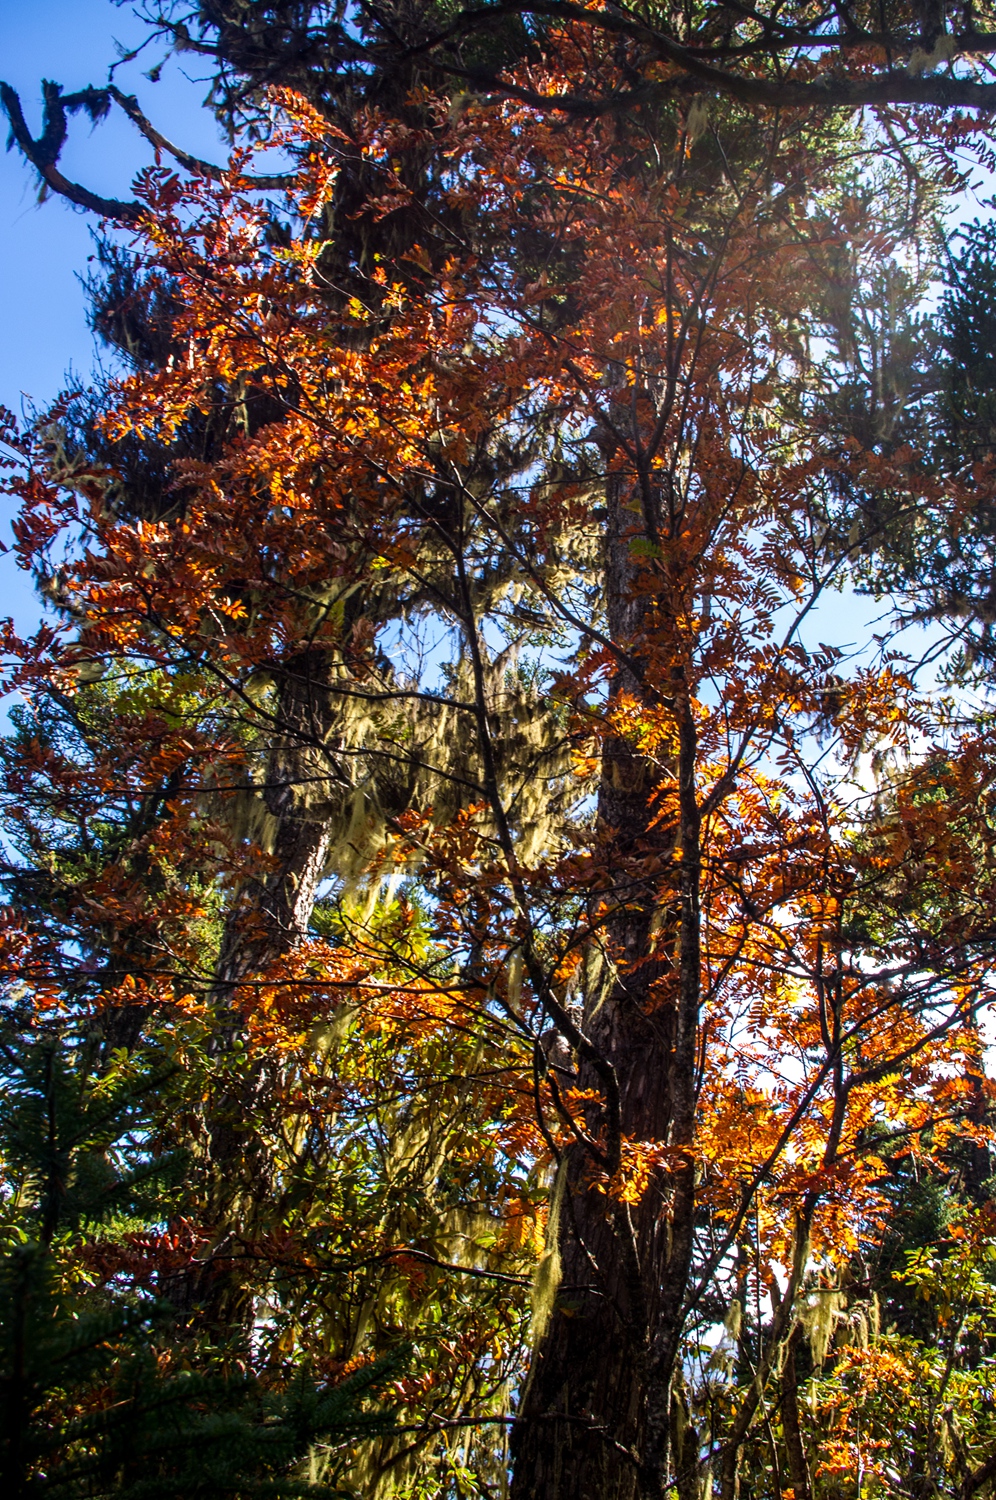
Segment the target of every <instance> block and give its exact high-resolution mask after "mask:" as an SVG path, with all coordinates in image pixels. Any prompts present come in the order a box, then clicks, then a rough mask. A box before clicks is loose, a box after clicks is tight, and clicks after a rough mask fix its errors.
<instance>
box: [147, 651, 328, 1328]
mask: <svg viewBox="0 0 996 1500" xmlns="http://www.w3.org/2000/svg"><path fill="white" fill-rule="evenodd" d="M328 687H329V682H328V666H327V664H326V662H325V661H324V660H323V658H322V657H321V655H320V654H319V653H317V652H305V653H302V654H301V655H300V656H298V657H296V658H295V659H294V660H292V661H290V662H288V663H287V664H286V666H285V669H284V680H283V684H282V687H281V691H280V698H279V709H278V718H279V726H280V728H279V734H278V737H277V738H276V739H275V742H274V745H273V749H272V750H271V753H270V758H269V764H268V767H267V776H266V785H265V790H264V800H265V803H266V806H267V810H268V812H269V814H270V816H271V817H272V818H273V819H274V822H275V832H274V835H273V840H272V844H273V848H272V865H271V867H270V869H269V870H268V871H267V872H266V873H265V874H264V875H261V876H259V877H258V878H257V877H253V878H251V879H249V880H248V881H246V883H245V884H244V886H243V887H242V889H241V891H240V892H239V894H238V897H237V899H236V901H235V903H234V904H233V907H232V910H231V912H230V914H229V917H228V920H227V922H226V925H225V931H224V934H223V938H222V944H221V950H220V953H219V958H218V965H217V969H216V977H215V985H214V993H213V1001H214V1006H215V1011H216V1016H217V1025H216V1029H215V1033H214V1043H213V1045H214V1049H215V1051H216V1053H217V1054H219V1055H222V1054H227V1055H228V1057H229V1058H231V1057H233V1056H234V1055H235V1054H236V1053H237V1051H238V1048H239V1044H240V1042H241V1038H242V1035H243V1034H244V1032H245V1019H244V1016H243V1015H242V1014H241V1012H240V1009H239V1006H238V1004H237V1003H236V1001H237V996H238V990H239V986H240V985H242V984H244V983H245V982H246V981H247V980H251V979H252V978H253V977H254V976H256V975H260V974H264V973H265V972H266V971H267V969H269V968H270V967H272V965H274V964H275V963H277V962H278V961H279V959H280V958H282V957H283V956H285V955H286V954H288V953H290V952H292V951H293V950H294V949H295V948H297V947H298V946H299V944H300V943H301V942H302V940H303V939H304V937H305V935H306V934H307V931H308V924H309V922H310V920H311V914H312V911H313V909H314V904H315V899H316V896H317V893H318V887H319V884H320V882H321V880H322V877H323V875H324V873H325V869H326V864H327V861H328V856H329V850H330V840H331V826H332V825H331V821H330V816H329V813H328V801H327V798H322V797H320V796H317V795H315V793H316V791H317V790H318V789H319V788H320V787H321V781H322V778H323V777H324V778H328V776H329V773H330V766H329V764H328V760H327V755H326V752H325V750H324V748H323V747H324V745H325V743H326V740H327V737H328V734H329V731H330V728H331V713H332V709H331V700H330V695H329V691H328ZM309 792H310V793H311V794H312V799H313V800H312V802H311V803H310V804H309ZM278 1067H279V1064H278V1063H277V1062H275V1061H273V1060H271V1059H268V1058H263V1059H253V1060H247V1062H246V1065H245V1067H244V1068H243V1069H242V1070H241V1071H240V1070H238V1069H237V1068H235V1067H232V1066H231V1065H229V1066H228V1067H227V1068H225V1069H223V1070H222V1072H221V1074H220V1075H219V1076H220V1077H221V1078H222V1080H223V1081H222V1083H221V1086H220V1087H219V1089H218V1091H217V1092H216V1093H215V1094H214V1095H213V1097H211V1098H210V1099H208V1100H207V1102H206V1104H205V1110H204V1124H203V1130H204V1157H203V1161H202V1165H201V1183H200V1192H201V1194H202V1195H203V1196H202V1198H201V1201H200V1203H199V1205H198V1214H199V1217H200V1221H201V1222H202V1223H203V1224H204V1225H205V1226H206V1227H207V1228H208V1229H209V1231H210V1233H211V1239H212V1247H213V1248H212V1252H211V1254H210V1256H209V1257H208V1260H207V1263H206V1264H204V1265H203V1266H200V1267H198V1268H196V1269H195V1270H194V1271H192V1272H191V1273H188V1274H185V1275H183V1276H181V1277H180V1278H178V1280H177V1283H176V1284H175V1285H174V1286H173V1287H171V1288H170V1293H169V1294H170V1296H171V1298H172V1300H173V1301H174V1302H176V1303H177V1304H178V1305H179V1306H181V1307H184V1308H185V1309H190V1308H193V1307H194V1306H195V1305H197V1306H198V1307H199V1308H200V1310H201V1314H202V1316H204V1317H205V1318H206V1319H207V1321H209V1322H211V1323H217V1324H219V1325H222V1324H229V1325H231V1324H233V1323H234V1324H235V1325H236V1326H238V1325H240V1324H248V1323H249V1322H250V1321H251V1317H252V1303H251V1297H250V1293H249V1290H248V1285H249V1279H248V1278H247V1277H245V1276H244V1275H243V1274H241V1273H240V1270H239V1260H240V1256H241V1255H242V1254H243V1253H244V1248H245V1242H247V1241H251V1240H252V1238H253V1236H254V1234H255V1232H256V1230H257V1228H258V1227H259V1224H260V1222H261V1221H262V1219H263V1218H265V1217H266V1215H267V1214H268V1213H272V1211H273V1207H274V1198H275V1195H276V1194H277V1193H278V1192H279V1185H278V1183H277V1182H276V1181H275V1177H274V1163H273V1160H272V1156H271V1154H270V1151H269V1150H268V1147H267V1144H266V1141H265V1138H264V1135H263V1133H262V1132H261V1130H260V1122H261V1121H262V1120H263V1119H265V1111H266V1101H267V1098H268V1096H269V1095H270V1094H271V1092H272V1090H273V1087H274V1085H275V1084H276V1083H277V1082H278V1079H277V1077H276V1072H275V1070H276V1069H277V1068H278Z"/></svg>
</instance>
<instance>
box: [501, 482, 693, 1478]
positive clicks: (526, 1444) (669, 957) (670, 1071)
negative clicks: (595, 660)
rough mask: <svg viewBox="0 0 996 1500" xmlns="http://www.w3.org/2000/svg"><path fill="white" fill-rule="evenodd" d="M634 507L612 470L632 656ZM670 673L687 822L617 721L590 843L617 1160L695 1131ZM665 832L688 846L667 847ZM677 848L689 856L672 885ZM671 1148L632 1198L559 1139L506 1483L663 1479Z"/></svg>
mask: <svg viewBox="0 0 996 1500" xmlns="http://www.w3.org/2000/svg"><path fill="white" fill-rule="evenodd" d="M635 509H636V507H634V509H630V508H629V507H628V506H627V505H625V504H624V503H623V502H622V499H621V496H620V491H619V488H618V487H617V486H610V488H609V493H608V514H609V528H608V538H607V558H606V584H607V596H608V601H607V602H608V616H609V628H610V632H611V634H612V637H613V640H614V641H615V642H616V643H617V644H618V645H619V646H620V648H621V649H622V651H624V652H626V653H627V656H628V657H629V660H630V661H634V658H637V659H638V658H639V656H640V653H641V650H643V649H644V639H645V630H646V624H647V621H648V618H649V606H648V600H649V598H650V595H649V593H648V592H647V591H646V590H645V589H644V588H643V581H644V580H643V579H642V578H641V579H640V588H639V590H636V589H634V583H635V582H636V581H637V580H636V577H635V574H636V565H635V564H634V561H633V559H632V556H631V550H630V542H631V540H632V538H633V536H634V535H639V534H644V535H645V534H646V531H645V530H644V528H643V527H641V526H640V524H639V521H638V517H637V514H635V513H634V512H635ZM676 685H677V688H678V691H677V693H676V696H675V712H676V715H677V717H678V718H679V720H680V721H681V723H682V724H683V726H684V731H685V733H684V736H683V743H682V756H681V762H682V763H681V766H680V768H679V775H680V776H681V777H682V778H683V779H684V780H686V781H687V782H688V786H687V789H686V790H687V792H688V793H689V794H690V800H689V796H686V797H685V799H684V803H683V811H687V812H688V815H689V816H688V819H687V820H686V818H685V817H684V816H683V818H682V827H681V828H679V829H675V828H674V827H670V828H666V827H663V826H661V825H660V824H659V823H658V822H657V821H656V802H657V795H656V794H657V793H658V791H659V789H660V787H661V785H662V783H663V782H665V781H666V782H668V783H670V784H671V785H673V778H674V770H675V768H674V767H671V768H668V767H662V766H661V765H660V763H659V762H655V761H654V760H653V759H651V758H650V757H648V756H645V755H643V754H641V753H640V752H639V750H638V749H637V748H636V747H635V746H634V744H633V742H632V740H630V739H629V738H623V737H621V736H616V735H612V736H610V737H609V738H608V739H607V742H606V744H605V746H604V750H603V763H602V777H601V787H600V792H599V823H600V828H601V831H602V840H603V842H602V845H601V847H600V853H601V854H602V857H603V860H604V867H605V869H606V871H607V873H608V878H609V880H610V881H611V885H610V889H609V890H608V891H607V892H606V893H605V900H606V903H607V905H608V904H609V903H611V907H610V909H609V911H608V915H607V916H606V918H605V920H604V922H603V926H602V930H603V932H604V934H605V937H606V940H607V944H608V946H609V948H610V951H611V952H612V954H613V958H614V963H615V971H616V977H615V978H614V979H613V981H612V983H611V985H610V987H609V989H608V993H607V994H604V993H603V994H597V993H595V994H590V995H589V996H588V997H587V1003H586V1014H585V1017H584V1030H585V1032H586V1034H587V1036H588V1038H589V1040H590V1041H591V1043H592V1044H593V1047H594V1049H595V1050H596V1052H597V1054H598V1055H599V1061H600V1062H608V1063H609V1064H611V1067H612V1069H613V1070H614V1073H615V1078H616V1080H617V1082H618V1094H619V1099H618V1111H617V1116H616V1118H613V1109H612V1104H611V1099H610V1098H609V1097H608V1096H607V1095H606V1090H605V1087H604V1073H603V1072H602V1071H601V1070H600V1068H599V1066H598V1064H596V1063H594V1062H592V1061H590V1060H588V1061H586V1060H585V1059H583V1058H582V1059H580V1060H579V1068H578V1074H579V1076H578V1086H579V1088H581V1089H583V1090H588V1089H590V1090H594V1091H597V1092H598V1093H600V1094H602V1096H603V1103H602V1106H601V1107H599V1108H598V1109H591V1110H589V1112H588V1116H587V1119H586V1121H585V1126H586V1129H587V1132H588V1134H589V1135H590V1136H593V1137H594V1138H596V1139H597V1140H598V1141H600V1142H601V1143H602V1148H603V1153H604V1157H605V1159H606V1161H607V1162H608V1166H607V1169H606V1170H607V1171H608V1172H609V1173H610V1174H611V1173H612V1172H613V1171H614V1170H617V1169H618V1156H619V1138H620V1137H622V1138H623V1139H625V1140H627V1141H633V1142H639V1143H646V1144H647V1145H648V1146H649V1147H651V1148H652V1147H654V1146H656V1145H663V1144H664V1143H667V1144H668V1145H672V1146H673V1145H676V1144H678V1145H681V1144H688V1141H686V1139H685V1137H686V1136H687V1135H688V1132H689V1131H690V1123H691V1108H690V1099H691V1095H690V1093H689V1088H690V1087H691V1085H692V1079H693V1075H694V1014H693V1017H692V1038H691V1040H692V1051H691V1052H690V1051H689V1037H688V1035H687V1032H688V1019H689V1017H688V1014H687V1004H686V1002H687V1000H688V998H689V997H688V996H687V995H685V993H684V992H685V989H686V987H687V986H688V985H689V984H691V988H692V990H693V991H694V994H693V995H692V996H691V999H692V1011H693V1013H694V1011H695V1010H696V1009H697V993H698V967H699V954H698V941H697V937H698V934H697V919H698V911H697V887H698V879H697V858H698V845H697V819H696V815H695V812H694V728H693V726H692V723H691V715H690V713H689V711H688V705H687V701H686V700H682V697H681V694H682V688H681V682H680V680H678V679H677V678H676ZM645 691H646V690H645V688H644V685H643V683H642V681H641V674H640V671H639V666H638V662H634V665H633V666H630V665H628V664H626V663H624V664H622V665H621V666H620V668H619V670H618V672H617V675H616V678H615V681H614V683H613V689H612V699H613V700H614V701H615V702H618V700H619V699H620V696H621V695H626V696H627V697H636V698H637V699H638V700H639V698H640V697H642V696H644V695H645ZM689 731H690V733H691V737H690V738H689V734H688V732H689ZM686 821H687V825H688V826H686ZM676 844H680V845H681V851H682V859H681V860H680V861H678V862H676V861H675V859H674V853H675V845H676ZM676 863H677V864H680V866H681V868H682V876H681V885H680V888H679V889H678V890H675V867H676ZM689 879H690V880H691V885H689ZM686 887H687V888H688V889H687V890H686ZM692 887H694V889H693V888H692ZM686 896H687V897H688V899H686ZM676 950H677V951H676ZM683 1071H684V1072H685V1073H686V1074H687V1075H688V1076H687V1077H682V1076H681V1075H682V1072H683ZM671 1165H672V1171H671V1172H670V1173H665V1172H664V1171H663V1170H662V1169H657V1170H654V1171H653V1172H652V1173H651V1178H650V1183H649V1186H648V1188H647V1190H646V1191H645V1192H644V1193H643V1195H642V1196H641V1198H640V1200H639V1202H637V1203H635V1204H632V1205H628V1204H626V1203H624V1202H620V1201H619V1200H618V1198H617V1197H615V1196H613V1195H612V1194H611V1192H610V1193H608V1194H607V1193H606V1192H605V1190H604V1178H603V1182H602V1183H601V1184H598V1185H593V1180H592V1179H593V1172H592V1166H593V1157H592V1153H591V1151H590V1150H589V1149H587V1148H586V1147H585V1145H583V1144H582V1143H578V1144H576V1145H573V1146H571V1147H570V1149H569V1150H568V1152H567V1174H568V1176H567V1192H566V1194H565V1200H564V1208H563V1212H562V1214H561V1222H560V1226H559V1227H560V1250H561V1264H562V1283H561V1291H560V1294H559V1296H558V1299H557V1302H556V1305H555V1307H554V1311H553V1314H552V1316H551V1319H550V1322H549V1324H548V1327H547V1331H546V1334H545V1336H544V1338H543V1339H542V1341H541V1343H540V1345H539V1347H538V1349H537V1350H536V1352H535V1355H534V1358H533V1364H532V1368H531V1370H530V1375H529V1381H528V1385H527V1389H526V1392H525V1394H524V1397H523V1401H522V1407H521V1411H520V1416H519V1421H518V1422H517V1424H516V1428H515V1431H514V1433H513V1442H512V1451H513V1456H514V1478H513V1483H512V1490H511V1493H512V1497H513V1500H633V1497H636V1496H639V1495H648V1496H651V1495H657V1494H659V1493H660V1484H661V1475H662V1473H663V1469H664V1467H665V1466H666V1462H667V1445H668V1440H669V1429H670V1420H671V1404H670V1394H669V1393H670V1384H671V1373H672V1369H673V1366H674V1359H675V1357H676V1353H677V1347H678V1323H679V1321H680V1316H681V1305H682V1302H683V1297H684V1291H685V1281H686V1278H687V1268H688V1258H689V1255H690V1249H691V1223H690V1218H689V1219H688V1222H687V1223H686V1222H685V1220H686V1218H688V1214H687V1210H688V1207H689V1204H688V1202H687V1201H685V1200H687V1198H688V1189H689V1187H690V1184H689V1182H688V1181H686V1180H684V1179H685V1178H686V1176H687V1174H685V1173H684V1172H683V1171H682V1169H681V1168H680V1167H679V1168H677V1169H675V1166H674V1163H673V1162H672V1164H671ZM689 1170H691V1168H690V1163H689ZM669 1283H670V1284H669Z"/></svg>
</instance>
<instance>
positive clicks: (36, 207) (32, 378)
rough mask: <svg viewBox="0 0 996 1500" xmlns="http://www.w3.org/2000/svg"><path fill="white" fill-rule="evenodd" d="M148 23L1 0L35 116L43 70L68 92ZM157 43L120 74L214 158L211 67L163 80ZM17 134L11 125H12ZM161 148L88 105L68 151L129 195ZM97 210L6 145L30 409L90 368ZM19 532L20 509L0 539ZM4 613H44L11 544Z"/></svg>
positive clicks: (0, 231) (5, 75)
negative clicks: (88, 280)
mask: <svg viewBox="0 0 996 1500" xmlns="http://www.w3.org/2000/svg"><path fill="white" fill-rule="evenodd" d="M147 34H148V29H147V28H146V27H145V26H144V25H143V24H142V23H141V22H139V21H137V20H136V19H135V17H134V15H133V14H132V11H131V8H130V7H129V6H126V7H125V8H123V9H122V8H119V7H118V6H117V5H115V4H113V3H112V0H0V78H2V79H3V80H4V81H5V82H7V83H9V84H11V85H12V86H13V87H14V88H15V89H17V90H18V92H19V93H20V95H21V102H22V105H23V107H24V111H25V114H26V115H27V118H28V121H29V124H30V125H31V126H32V128H33V130H34V132H35V133H36V134H37V132H38V130H39V128H40V124H41V80H42V79H43V78H52V79H55V80H56V81H57V82H59V83H61V84H63V85H64V87H65V89H66V91H67V92H70V91H72V90H75V89H78V88H82V87H84V86H85V85H86V84H90V83H92V84H96V85H100V84H103V83H105V82H106V81H107V70H108V68H109V66H110V65H111V63H113V62H114V61H115V60H116V58H117V56H118V55H119V54H118V51H117V48H116V46H115V43H116V42H119V43H121V44H122V45H123V46H124V47H125V48H126V49H127V48H128V47H132V46H134V45H135V44H136V43H137V42H139V41H141V40H142V39H143V38H144V37H145V36H146V35H147ZM161 50H162V49H161V48H160V49H159V52H156V51H155V50H153V49H152V48H149V49H147V51H146V52H145V53H144V54H143V55H142V56H141V57H140V58H139V59H137V60H136V61H135V62H132V63H128V64H125V65H124V66H122V67H119V68H118V70H117V72H116V74H115V82H116V83H117V84H118V87H119V88H121V89H123V90H124V91H125V92H126V93H133V94H136V95H137V96H138V99H139V102H140V104H141V105H142V108H143V109H144V111H145V113H146V114H147V115H148V116H149V117H150V118H151V119H152V120H153V121H154V122H155V124H156V125H157V126H158V127H159V129H160V130H162V131H163V133H164V134H165V135H167V136H168V137H169V138H170V139H171V140H175V141H176V142H177V143H178V144H182V145H183V146H185V147H187V149H188V150H192V151H195V152H197V153H198V154H200V155H202V156H206V157H210V158H212V159H214V160H217V159H219V157H221V156H223V154H224V146H223V144H222V142H221V140H220V136H219V132H218V130H217V127H216V125H215V123H214V120H213V118H212V117H211V115H210V113H209V112H208V111H207V110H205V109H204V108H203V107H202V101H203V99H204V95H205V94H206V92H207V83H206V81H205V76H204V74H205V70H204V66H203V64H202V63H200V62H199V61H198V59H197V58H195V57H189V56H188V57H186V58H185V59H183V66H182V67H181V66H180V65H179V63H178V62H177V61H176V60H174V61H172V62H170V63H169V64H167V66H166V67H165V68H164V70H163V75H162V78H161V81H160V82H158V83H151V82H150V81H149V80H148V78H146V77H144V76H143V75H144V73H145V72H147V71H148V69H149V68H150V67H151V66H152V64H153V63H154V62H155V61H156V60H157V57H158V56H159V55H161ZM4 133H5V134H6V132H4ZM151 160H152V150H151V148H150V147H149V146H148V145H147V143H146V142H145V141H144V140H142V138H141V137H140V136H139V135H138V134H137V132H136V131H135V129H134V127H133V126H131V125H130V124H129V122H128V121H127V120H125V119H124V118H123V117H122V116H120V115H118V116H117V117H115V116H114V115H112V116H111V118H109V119H108V120H105V121H104V122H103V123H102V124H100V125H98V126H97V127H96V128H95V129H93V130H91V128H90V124H89V121H88V120H87V119H86V118H85V117H83V118H79V117H77V118H76V119H75V120H74V121H72V123H71V125H70V137H69V142H68V144H67V147H66V149H65V151H64V153H63V156H62V158H61V161H60V166H61V167H62V170H63V171H64V172H65V174H66V176H68V177H70V178H73V179H74V180H76V181H78V182H83V183H85V184H86V186H87V187H90V188H92V189H94V190H95V191H96V192H99V193H102V194H105V195H108V196H114V197H121V198H126V197H128V196H129V190H128V189H129V183H130V182H131V180H132V178H133V177H134V175H135V173H136V172H137V171H138V170H139V169H140V168H141V167H143V166H145V165H147V164H148V163H149V162H150V161H151ZM93 223H94V220H93V217H92V215H90V214H87V213H83V212H81V211H80V210H78V209H74V208H73V207H72V206H71V205H70V204H68V203H66V202H65V201H64V200H62V199H58V198H49V199H48V200H47V201H46V202H45V203H41V204H39V202H38V185H37V178H36V176H35V174H34V172H33V171H32V170H31V168H30V167H28V165H27V164H26V163H25V162H24V160H23V159H22V158H21V156H20V155H19V154H18V153H17V152H16V151H10V152H8V153H6V154H3V153H0V289H2V290H0V308H2V318H0V404H2V405H4V406H8V407H10V408H12V410H14V411H15V412H18V413H20V412H21V411H23V410H27V409H29V408H30V406H31V405H32V404H34V405H35V406H41V407H44V406H45V405H46V404H47V403H48V402H50V401H51V400H52V399H53V397H55V396H56V395H57V394H58V392H59V390H60V388H61V387H62V385H63V383H64V379H65V375H66V373H67V371H69V370H70V369H72V370H74V371H75V372H76V373H77V374H79V375H83V376H86V375H87V374H88V373H89V372H90V371H91V369H92V368H93V363H94V344H93V339H92V337H91V334H90V332H89V330H88V328H87V325H86V310H85V297H84V293H83V289H82V287H81V285H80V282H79V276H80V275H81V274H82V273H85V272H86V269H87V258H88V256H89V255H91V254H92V250H93V246H92V242H91V238H90V235H91V230H92V228H93ZM9 536H10V530H9V511H8V512H7V514H5V516H4V518H3V520H2V522H0V539H2V540H3V541H5V542H6V541H7V540H8V539H9ZM0 614H13V615H14V618H15V621H16V622H17V624H18V625H19V627H20V628H22V629H29V628H30V627H31V624H32V622H33V621H34V620H35V619H37V615H38V603H37V600H36V599H35V597H34V594H33V593H32V590H31V585H30V582H29V581H28V580H27V579H26V578H25V575H24V574H23V573H20V572H19V571H18V570H17V568H16V567H15V566H14V563H13V559H12V558H11V557H10V556H9V555H7V556H3V557H0Z"/></svg>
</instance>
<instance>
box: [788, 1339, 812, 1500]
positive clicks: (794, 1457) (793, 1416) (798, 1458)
mask: <svg viewBox="0 0 996 1500" xmlns="http://www.w3.org/2000/svg"><path fill="white" fill-rule="evenodd" d="M802 1339H803V1332H802V1324H801V1323H796V1325H795V1327H794V1328H793V1330H792V1337H791V1338H790V1339H789V1341H788V1348H787V1349H786V1351H785V1364H784V1367H783V1369H782V1429H783V1431H784V1433H785V1456H786V1458H787V1459H788V1471H789V1479H790V1480H791V1481H792V1493H793V1495H794V1496H795V1500H810V1495H811V1493H812V1490H811V1486H810V1482H809V1465H808V1464H807V1462H806V1445H805V1443H804V1442H803V1437H802V1423H801V1421H800V1417H799V1376H798V1371H797V1369H796V1355H797V1352H798V1350H799V1347H800V1345H801V1343H802Z"/></svg>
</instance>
